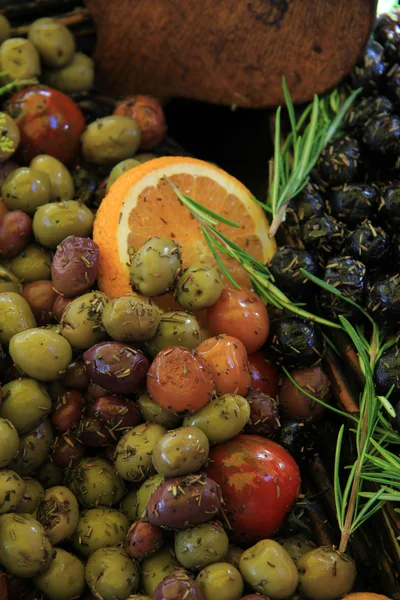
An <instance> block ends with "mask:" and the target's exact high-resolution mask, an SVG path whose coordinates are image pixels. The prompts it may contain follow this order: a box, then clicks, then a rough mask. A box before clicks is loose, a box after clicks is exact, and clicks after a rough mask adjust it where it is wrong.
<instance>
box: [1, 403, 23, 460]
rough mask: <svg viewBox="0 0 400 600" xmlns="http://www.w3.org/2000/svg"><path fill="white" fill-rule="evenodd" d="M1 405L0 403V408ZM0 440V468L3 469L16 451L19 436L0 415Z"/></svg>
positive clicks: (9, 422) (12, 426)
mask: <svg viewBox="0 0 400 600" xmlns="http://www.w3.org/2000/svg"><path fill="white" fill-rule="evenodd" d="M3 402H4V400H3ZM1 406H2V405H1V404H0V408H1ZM0 440H1V445H0V469H3V468H4V467H6V466H7V465H8V464H9V463H10V462H11V461H12V459H13V458H14V457H15V456H16V454H17V452H18V446H19V436H18V432H17V430H16V428H15V427H14V425H13V424H12V423H11V421H9V420H8V419H5V418H4V417H1V416H0Z"/></svg>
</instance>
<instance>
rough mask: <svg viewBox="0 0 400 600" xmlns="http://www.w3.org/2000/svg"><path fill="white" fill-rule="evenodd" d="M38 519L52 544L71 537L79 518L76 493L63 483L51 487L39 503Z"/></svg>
mask: <svg viewBox="0 0 400 600" xmlns="http://www.w3.org/2000/svg"><path fill="white" fill-rule="evenodd" d="M37 520H38V521H39V523H41V525H42V526H43V528H44V530H45V532H46V535H47V536H48V538H49V540H50V541H51V543H52V544H54V545H56V544H59V543H60V542H62V541H63V540H65V539H67V538H69V537H70V536H71V535H72V534H73V532H74V531H75V529H76V527H77V525H78V520H79V505H78V501H77V499H76V497H75V495H74V494H73V493H72V492H71V490H70V489H68V488H67V487H65V486H63V485H58V486H55V487H51V488H49V489H48V490H46V491H45V494H44V497H43V498H42V500H41V502H40V504H39V508H38V511H37Z"/></svg>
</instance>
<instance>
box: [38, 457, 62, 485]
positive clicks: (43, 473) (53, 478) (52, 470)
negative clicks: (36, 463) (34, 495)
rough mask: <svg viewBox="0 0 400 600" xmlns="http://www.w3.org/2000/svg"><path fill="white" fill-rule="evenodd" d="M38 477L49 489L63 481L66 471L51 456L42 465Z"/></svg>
mask: <svg viewBox="0 0 400 600" xmlns="http://www.w3.org/2000/svg"><path fill="white" fill-rule="evenodd" d="M37 478H38V480H39V482H40V483H41V484H42V485H43V487H44V488H45V489H46V490H47V489H49V488H52V487H55V486H57V485H61V484H62V483H63V481H64V472H63V470H62V469H61V468H60V467H59V466H57V465H56V464H55V463H54V462H53V461H52V460H51V459H50V458H48V459H47V460H46V461H45V462H44V463H43V464H42V465H40V468H39V471H38V473H37Z"/></svg>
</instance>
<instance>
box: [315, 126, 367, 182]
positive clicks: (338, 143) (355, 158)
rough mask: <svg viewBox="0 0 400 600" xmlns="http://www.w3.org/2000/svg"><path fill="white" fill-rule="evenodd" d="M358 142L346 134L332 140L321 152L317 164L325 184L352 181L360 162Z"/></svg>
mask: <svg viewBox="0 0 400 600" xmlns="http://www.w3.org/2000/svg"><path fill="white" fill-rule="evenodd" d="M360 156H361V152H360V144H359V143H358V141H357V140H356V139H355V138H353V137H349V136H348V135H346V136H343V137H338V138H337V139H335V140H333V141H332V142H331V143H330V144H328V146H327V147H326V148H325V149H324V151H323V152H322V154H321V156H320V159H319V161H318V164H317V169H318V174H319V176H320V177H321V179H322V181H323V182H324V183H325V184H328V185H330V186H338V185H343V184H346V183H350V182H351V181H354V179H355V177H356V175H357V171H358V170H359V164H360V162H359V161H360Z"/></svg>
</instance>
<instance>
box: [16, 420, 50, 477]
mask: <svg viewBox="0 0 400 600" xmlns="http://www.w3.org/2000/svg"><path fill="white" fill-rule="evenodd" d="M52 441H53V430H52V428H51V423H50V421H49V419H45V420H44V421H43V422H42V423H40V424H39V425H38V426H37V427H36V428H35V429H33V430H32V431H30V432H29V433H26V434H25V435H22V436H21V437H20V440H19V449H18V454H17V456H16V457H15V458H14V460H12V461H11V462H10V463H9V465H8V466H9V467H10V468H11V469H13V470H14V471H16V472H17V473H18V474H19V475H21V477H27V476H29V475H32V474H33V473H35V471H36V470H37V469H38V468H39V467H40V465H41V464H43V462H44V461H45V460H46V458H47V456H48V454H49V450H50V446H51V443H52Z"/></svg>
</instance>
